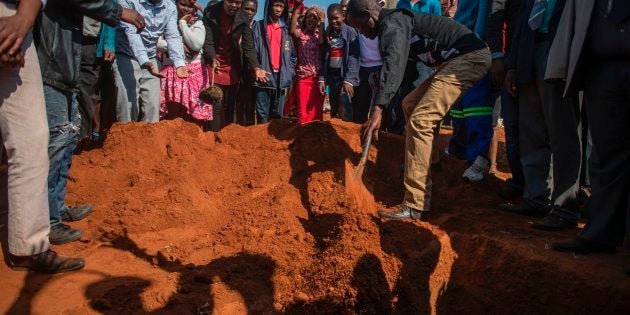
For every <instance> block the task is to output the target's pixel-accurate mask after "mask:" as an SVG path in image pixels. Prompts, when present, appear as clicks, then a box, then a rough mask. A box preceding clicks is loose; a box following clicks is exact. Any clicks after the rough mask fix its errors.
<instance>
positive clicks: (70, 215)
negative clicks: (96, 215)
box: [61, 203, 93, 222]
mask: <svg viewBox="0 0 630 315" xmlns="http://www.w3.org/2000/svg"><path fill="white" fill-rule="evenodd" d="M64 207H65V211H63V210H62V212H63V213H62V214H61V220H62V221H65V222H76V221H81V220H83V219H85V217H87V216H88V215H89V214H90V213H92V210H93V209H92V205H91V204H89V203H86V204H84V205H78V206H76V207H68V206H64Z"/></svg>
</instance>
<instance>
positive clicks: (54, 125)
mask: <svg viewBox="0 0 630 315" xmlns="http://www.w3.org/2000/svg"><path fill="white" fill-rule="evenodd" d="M44 97H45V100H46V113H47V116H48V128H49V133H50V135H49V136H50V142H49V144H48V156H49V158H50V169H49V172H48V204H49V210H50V225H51V227H54V226H55V225H57V224H59V223H61V213H60V211H61V209H62V207H63V206H64V200H65V193H66V187H65V184H66V181H67V170H65V167H66V166H68V164H69V162H68V160H69V159H70V158H71V157H72V150H73V149H74V146H75V141H76V139H77V136H78V129H79V126H78V125H74V123H75V122H76V121H77V119H75V118H73V117H72V116H71V115H72V110H73V109H72V107H73V101H74V99H75V93H73V92H68V91H62V90H59V89H57V88H54V87H51V86H49V85H44Z"/></svg>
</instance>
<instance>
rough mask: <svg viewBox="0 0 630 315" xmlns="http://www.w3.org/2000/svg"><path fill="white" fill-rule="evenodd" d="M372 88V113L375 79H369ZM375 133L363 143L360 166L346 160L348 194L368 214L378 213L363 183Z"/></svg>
mask: <svg viewBox="0 0 630 315" xmlns="http://www.w3.org/2000/svg"><path fill="white" fill-rule="evenodd" d="M369 79H370V80H369V82H370V86H371V87H372V99H371V101H370V103H371V104H370V111H369V112H372V107H373V106H374V102H375V98H376V93H375V90H376V89H375V86H376V79H375V78H374V77H370V78H369ZM372 135H373V132H370V133H369V134H368V135H367V138H366V139H365V143H363V152H362V153H361V159H360V160H359V164H358V165H357V166H356V167H355V166H354V165H352V162H350V160H346V176H345V186H346V194H347V195H348V196H350V198H352V199H354V201H355V202H356V203H357V205H358V206H359V208H360V209H365V210H366V211H368V213H376V202H375V201H374V195H373V194H372V193H371V192H370V190H369V189H368V188H367V187H366V185H365V182H364V181H363V172H364V171H365V163H366V162H367V158H368V153H369V152H370V145H371V144H372Z"/></svg>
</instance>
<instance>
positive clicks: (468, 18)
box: [453, 0, 492, 40]
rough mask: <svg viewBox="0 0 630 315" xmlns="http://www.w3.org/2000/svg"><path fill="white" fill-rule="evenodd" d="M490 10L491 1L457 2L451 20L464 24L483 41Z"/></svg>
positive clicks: (462, 0)
mask: <svg viewBox="0 0 630 315" xmlns="http://www.w3.org/2000/svg"><path fill="white" fill-rule="evenodd" d="M491 8H492V1H491V0H459V1H458V2H457V11H456V12H455V17H454V18H453V19H454V20H455V21H457V22H459V23H461V24H464V25H465V26H466V27H468V29H470V30H471V31H473V33H475V34H477V36H479V38H481V39H483V40H485V39H486V22H487V20H488V15H490V9H491Z"/></svg>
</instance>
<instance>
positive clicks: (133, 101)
mask: <svg viewBox="0 0 630 315" xmlns="http://www.w3.org/2000/svg"><path fill="white" fill-rule="evenodd" d="M151 62H152V63H153V64H154V65H155V67H156V68H157V67H158V64H157V61H156V60H155V58H153V59H151ZM140 66H141V65H140V64H139V63H138V61H137V60H136V59H135V58H132V57H129V56H127V55H124V54H117V55H116V62H115V63H114V64H113V66H112V67H113V71H114V77H115V78H116V88H117V89H118V93H117V94H118V95H117V102H116V116H117V119H118V121H120V122H130V121H138V120H139V119H140V118H142V121H146V122H158V121H159V120H160V78H158V77H155V76H153V75H152V74H151V73H149V71H148V70H146V69H143V68H141V67H140ZM140 113H142V117H140Z"/></svg>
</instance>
